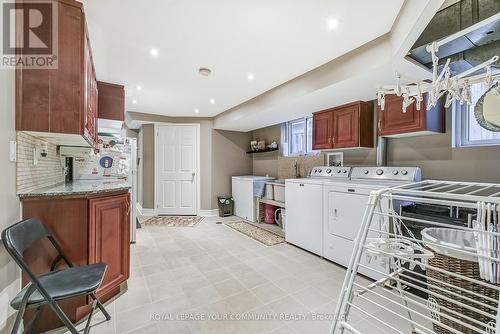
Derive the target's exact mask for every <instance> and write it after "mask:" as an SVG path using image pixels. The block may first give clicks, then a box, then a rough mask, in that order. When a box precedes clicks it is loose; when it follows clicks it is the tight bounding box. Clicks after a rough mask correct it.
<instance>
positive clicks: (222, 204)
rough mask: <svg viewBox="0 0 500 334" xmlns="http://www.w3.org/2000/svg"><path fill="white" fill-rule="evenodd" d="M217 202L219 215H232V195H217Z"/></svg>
mask: <svg viewBox="0 0 500 334" xmlns="http://www.w3.org/2000/svg"><path fill="white" fill-rule="evenodd" d="M217 203H218V204H219V217H228V216H232V215H233V208H234V199H233V197H232V196H217Z"/></svg>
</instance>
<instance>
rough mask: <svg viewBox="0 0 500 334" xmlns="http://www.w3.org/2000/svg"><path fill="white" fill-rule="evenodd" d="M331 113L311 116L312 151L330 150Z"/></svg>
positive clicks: (327, 111)
mask: <svg viewBox="0 0 500 334" xmlns="http://www.w3.org/2000/svg"><path fill="white" fill-rule="evenodd" d="M332 131H333V113H332V112H331V111H330V110H326V111H323V112H318V113H315V114H314V115H313V150H322V149H328V148H332Z"/></svg>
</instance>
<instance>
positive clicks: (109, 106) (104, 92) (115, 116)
mask: <svg viewBox="0 0 500 334" xmlns="http://www.w3.org/2000/svg"><path fill="white" fill-rule="evenodd" d="M97 88H98V90H99V118H104V119H111V120H116V121H124V120H125V87H124V86H122V85H116V84H112V83H107V82H102V81H98V82H97Z"/></svg>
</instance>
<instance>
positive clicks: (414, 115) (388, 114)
mask: <svg viewBox="0 0 500 334" xmlns="http://www.w3.org/2000/svg"><path fill="white" fill-rule="evenodd" d="M378 118H379V124H378V134H379V136H387V135H393V134H400V133H406V132H415V131H421V130H423V129H424V128H425V105H424V104H422V107H421V110H417V108H416V105H415V103H412V104H411V105H410V106H409V107H408V108H406V112H403V98H402V97H401V96H397V95H387V96H386V97H385V108H384V110H381V109H380V107H379V108H378Z"/></svg>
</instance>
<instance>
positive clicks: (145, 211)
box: [136, 202, 155, 216]
mask: <svg viewBox="0 0 500 334" xmlns="http://www.w3.org/2000/svg"><path fill="white" fill-rule="evenodd" d="M136 209H137V213H138V214H139V215H141V216H154V215H155V210H154V209H144V208H143V207H142V205H141V203H139V202H137V205H136Z"/></svg>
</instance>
